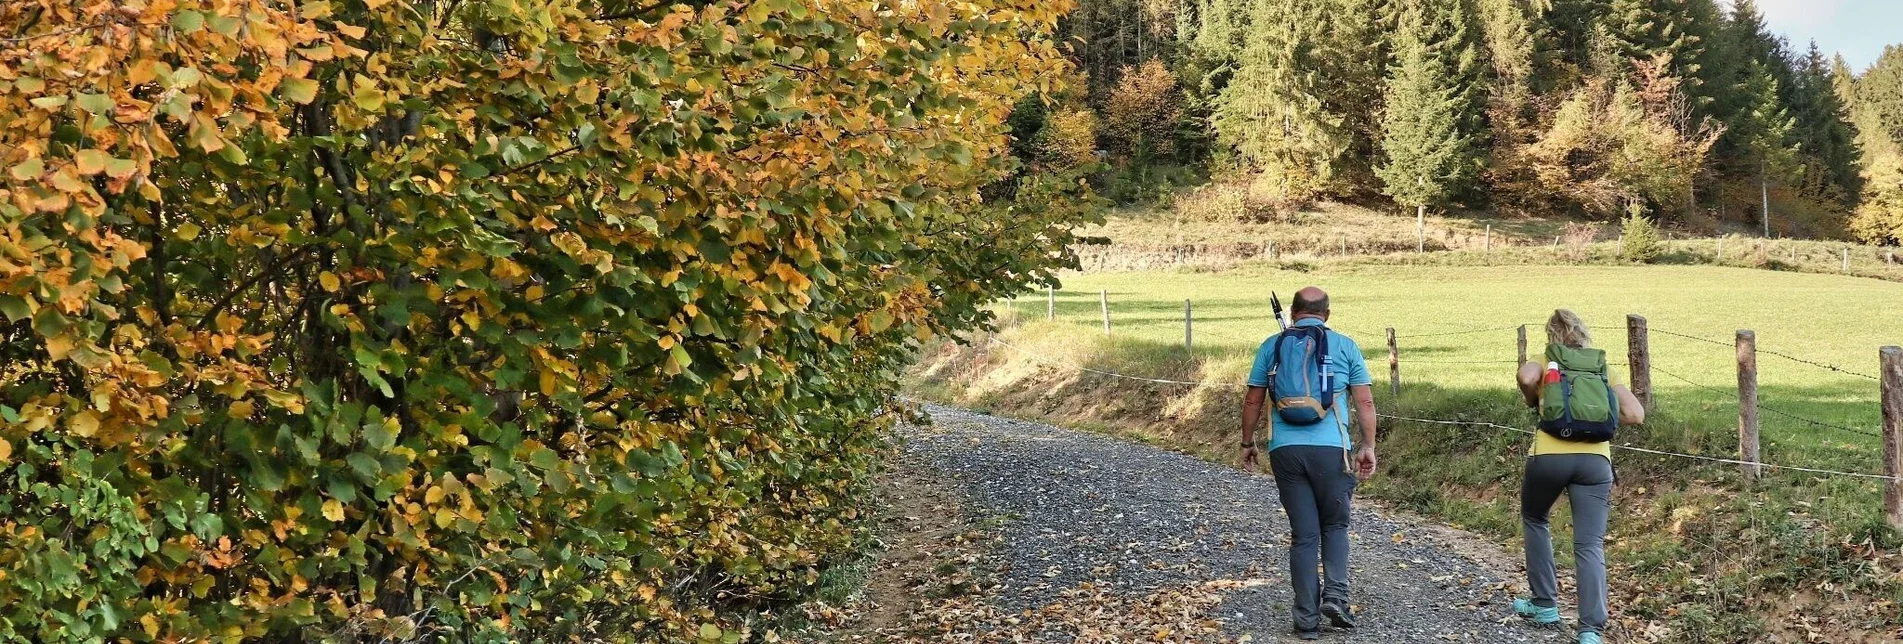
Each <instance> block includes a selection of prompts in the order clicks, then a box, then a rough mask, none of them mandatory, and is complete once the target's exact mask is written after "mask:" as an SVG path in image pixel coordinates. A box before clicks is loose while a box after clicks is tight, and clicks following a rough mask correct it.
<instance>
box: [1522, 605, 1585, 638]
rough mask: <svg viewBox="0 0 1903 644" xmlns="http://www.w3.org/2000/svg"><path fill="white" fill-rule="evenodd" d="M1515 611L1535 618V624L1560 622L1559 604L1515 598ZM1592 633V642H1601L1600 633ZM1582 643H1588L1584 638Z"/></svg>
mask: <svg viewBox="0 0 1903 644" xmlns="http://www.w3.org/2000/svg"><path fill="white" fill-rule="evenodd" d="M1513 612H1514V613H1515V614H1517V615H1519V616H1521V617H1524V618H1527V619H1530V620H1533V623H1535V624H1540V625H1548V624H1558V623H1559V606H1539V605H1536V604H1534V603H1533V600H1530V599H1515V600H1513ZM1581 635H1582V637H1583V636H1584V635H1587V634H1586V633H1582V634H1581ZM1590 635H1592V636H1593V641H1592V642H1591V643H1590V644H1600V643H1599V640H1598V637H1599V635H1598V634H1597V633H1591V634H1590ZM1581 644H1587V643H1586V642H1584V641H1583V640H1582V641H1581Z"/></svg>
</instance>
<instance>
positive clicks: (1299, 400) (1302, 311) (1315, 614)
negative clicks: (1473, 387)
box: [1242, 286, 1375, 640]
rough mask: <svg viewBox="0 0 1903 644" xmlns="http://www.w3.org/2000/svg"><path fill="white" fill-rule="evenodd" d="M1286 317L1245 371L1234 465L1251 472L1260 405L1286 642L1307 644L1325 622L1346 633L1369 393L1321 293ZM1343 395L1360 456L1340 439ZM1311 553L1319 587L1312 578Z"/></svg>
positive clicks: (1367, 450) (1370, 465) (1306, 293)
mask: <svg viewBox="0 0 1903 644" xmlns="http://www.w3.org/2000/svg"><path fill="white" fill-rule="evenodd" d="M1289 314H1290V315H1291V316H1292V317H1293V318H1294V321H1293V323H1292V324H1291V326H1290V327H1289V328H1288V329H1285V330H1283V331H1282V332H1281V333H1277V334H1275V335H1272V336H1269V339H1268V340H1265V341H1263V343H1262V346H1261V348H1260V349H1258V350H1257V351H1256V357H1255V367H1254V368H1253V369H1251V370H1250V371H1249V393H1248V394H1247V396H1245V397H1244V399H1243V403H1242V462H1243V464H1244V465H1245V466H1247V467H1249V468H1251V469H1254V468H1255V467H1256V463H1257V455H1258V450H1259V448H1260V444H1259V443H1258V442H1257V441H1256V439H1255V428H1256V424H1257V423H1258V422H1260V420H1261V418H1262V402H1263V400H1264V399H1268V400H1269V401H1270V402H1271V404H1272V406H1273V408H1274V411H1273V412H1272V414H1271V418H1270V425H1269V426H1270V434H1269V437H1268V449H1269V467H1270V468H1271V470H1272V471H1273V472H1274V474H1275V487H1276V489H1277V490H1278V491H1279V492H1280V494H1281V499H1282V511H1283V512H1284V513H1285V514H1287V515H1288V522H1289V535H1290V542H1291V543H1290V544H1289V551H1288V568H1289V581H1290V582H1291V583H1292V584H1293V585H1294V588H1295V602H1294V606H1293V612H1294V622H1295V634H1296V635H1297V636H1298V637H1300V638H1302V639H1304V640H1314V639H1320V638H1321V618H1322V617H1324V616H1326V617H1327V618H1328V621H1329V623H1331V624H1333V625H1334V626H1335V627H1336V628H1354V615H1352V614H1351V613H1349V611H1348V605H1349V604H1348V514H1349V500H1350V499H1351V498H1352V497H1353V496H1354V490H1355V485H1356V483H1357V481H1358V480H1359V479H1362V478H1367V477H1368V476H1370V475H1373V474H1374V468H1375V456H1374V422H1375V414H1374V393H1373V390H1372V389H1371V387H1370V386H1369V385H1371V384H1372V383H1373V381H1372V380H1371V379H1370V377H1369V375H1368V365H1367V363H1366V362H1365V361H1363V360H1362V357H1361V347H1359V346H1357V345H1356V344H1355V341H1354V340H1351V339H1349V338H1348V336H1345V335H1342V334H1340V333H1336V332H1334V331H1332V330H1329V329H1328V328H1327V326H1325V324H1326V323H1327V321H1328V294H1327V293H1324V292H1322V290H1321V289H1319V288H1316V287H1313V286H1310V287H1308V288H1304V289H1302V290H1300V291H1297V292H1296V293H1295V302H1294V303H1293V305H1291V307H1290V309H1289ZM1351 395H1352V398H1353V400H1354V412H1355V415H1354V425H1355V426H1356V427H1359V428H1360V429H1361V442H1360V449H1359V450H1354V444H1353V443H1352V442H1351V441H1350V440H1349V435H1348V427H1349V416H1348V401H1349V399H1350V397H1351ZM1350 454H1352V457H1351V456H1350ZM1317 546H1319V550H1320V552H1319V557H1320V560H1321V564H1322V568H1323V569H1324V571H1325V572H1326V576H1327V578H1328V581H1327V584H1326V585H1324V584H1322V583H1321V580H1319V579H1317V575H1316V573H1315V561H1316V558H1317V555H1318V553H1317Z"/></svg>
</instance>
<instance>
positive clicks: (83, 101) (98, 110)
mask: <svg viewBox="0 0 1903 644" xmlns="http://www.w3.org/2000/svg"><path fill="white" fill-rule="evenodd" d="M73 104H75V105H78V106H79V109H82V110H86V111H87V112H90V113H93V114H100V115H105V116H111V115H112V110H113V108H114V107H117V106H116V105H114V104H113V103H112V98H111V97H108V96H106V95H105V94H93V93H82V94H80V95H79V100H77V101H74V102H73Z"/></svg>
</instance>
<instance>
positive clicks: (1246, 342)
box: [1080, 294, 1882, 438]
mask: <svg viewBox="0 0 1903 644" xmlns="http://www.w3.org/2000/svg"><path fill="white" fill-rule="evenodd" d="M1100 297H1101V298H1102V308H1103V314H1104V317H1105V320H1104V328H1105V329H1106V332H1109V329H1110V328H1111V324H1110V317H1111V316H1110V306H1109V300H1108V298H1107V296H1103V295H1102V294H1100ZM1184 313H1185V317H1184V319H1183V324H1184V325H1185V328H1184V332H1185V339H1184V342H1185V345H1186V346H1187V345H1190V344H1191V338H1190V336H1191V335H1192V332H1193V334H1202V335H1209V336H1214V337H1216V338H1220V339H1224V340H1228V341H1231V342H1235V343H1240V344H1242V345H1243V346H1252V345H1259V344H1260V343H1262V342H1264V341H1265V340H1267V338H1268V337H1271V334H1264V335H1263V336H1262V337H1259V338H1255V337H1242V336H1239V335H1236V334H1233V333H1229V332H1225V331H1222V330H1220V329H1217V328H1212V327H1211V326H1209V325H1204V326H1196V325H1195V323H1194V322H1193V317H1194V316H1193V311H1192V310H1190V309H1189V308H1188V307H1186V310H1185V311H1184ZM1155 322H1157V320H1155V319H1147V320H1144V321H1142V322H1139V324H1154V323H1155ZM1274 326H1275V325H1274V324H1273V323H1271V329H1270V330H1273V328H1274ZM1329 327H1330V328H1332V329H1335V330H1336V331H1339V332H1343V333H1347V334H1349V335H1350V336H1351V337H1356V338H1361V339H1363V340H1364V341H1367V340H1369V339H1372V338H1385V337H1386V336H1387V335H1388V333H1390V332H1393V331H1394V330H1393V329H1387V330H1384V331H1383V332H1380V333H1370V332H1367V331H1365V330H1360V329H1354V328H1350V327H1345V326H1342V325H1337V324H1332V323H1331V324H1329ZM1542 327H1543V325H1540V324H1525V325H1513V326H1489V327H1478V328H1461V329H1448V330H1442V331H1428V332H1422V333H1395V334H1394V335H1393V338H1392V339H1393V340H1394V341H1396V342H1399V341H1401V340H1419V339H1433V338H1453V337H1461V336H1477V335H1484V334H1490V333H1505V332H1511V331H1519V332H1521V334H1520V340H1522V341H1523V342H1524V341H1525V340H1526V339H1527V338H1526V335H1525V332H1526V331H1528V330H1536V332H1537V330H1539V329H1541V328H1542ZM1589 328H1590V329H1593V330H1598V331H1614V332H1627V331H1630V329H1628V328H1627V327H1625V326H1592V327H1589ZM1646 331H1647V333H1648V334H1651V335H1657V336H1660V337H1665V338H1673V339H1680V340H1686V341H1689V342H1694V343H1698V344H1701V345H1707V346H1711V347H1722V348H1724V349H1726V350H1727V353H1729V352H1730V351H1735V350H1737V349H1738V341H1737V340H1733V341H1724V340H1717V339H1713V338H1708V337H1704V336H1700V335H1695V334H1690V333H1684V332H1681V331H1675V330H1672V329H1663V328H1657V327H1649V328H1647V329H1646ZM1751 345H1752V346H1751V347H1750V350H1751V351H1752V352H1753V353H1754V354H1763V355H1768V356H1773V357H1776V358H1779V359H1783V360H1788V361H1791V362H1793V363H1797V364H1801V365H1806V366H1810V367H1815V368H1818V369H1822V370H1826V371H1830V372H1834V373H1839V374H1844V375H1847V376H1852V377H1856V378H1863V379H1867V380H1872V381H1880V379H1879V378H1878V377H1876V376H1873V375H1870V374H1868V373H1863V372H1859V371H1855V370H1851V369H1847V368H1844V367H1843V366H1841V365H1838V364H1835V363H1832V362H1828V361H1824V360H1816V359H1811V358H1806V357H1802V356H1798V355H1793V354H1791V353H1788V352H1782V351H1776V350H1770V349H1761V348H1758V347H1757V346H1756V343H1755V338H1753V339H1752V341H1751ZM1521 348H1522V349H1524V348H1526V347H1525V345H1524V344H1522V345H1521ZM1634 350H1635V351H1636V350H1637V349H1634ZM1648 351H1649V349H1648ZM1396 358H1397V359H1398V361H1399V362H1400V363H1401V364H1403V365H1444V366H1484V365H1501V366H1505V365H1517V364H1519V362H1520V361H1519V360H1518V359H1504V358H1493V359H1486V358H1468V357H1461V356H1457V355H1456V356H1448V357H1427V358H1416V357H1405V358H1404V359H1402V358H1401V357H1400V356H1398V355H1397V356H1396ZM1607 364H1608V366H1616V367H1630V366H1631V365H1630V363H1629V362H1618V361H1609V362H1608V363H1607ZM1080 368H1081V367H1080ZM1084 370H1085V371H1092V372H1095V371H1096V370H1092V369H1087V368H1084ZM1643 370H1644V371H1647V372H1648V373H1650V372H1656V373H1658V374H1661V375H1664V376H1666V377H1668V378H1671V379H1672V380H1675V381H1677V382H1680V383H1683V384H1685V385H1688V386H1690V387H1692V388H1694V389H1697V390H1699V391H1703V392H1707V393H1711V394H1716V395H1720V396H1725V397H1733V396H1738V395H1739V394H1740V390H1739V389H1737V388H1732V387H1718V386H1713V385H1709V384H1706V383H1702V382H1698V381H1696V380H1694V379H1692V378H1688V377H1685V376H1683V375H1681V374H1679V373H1676V372H1674V371H1672V370H1668V369H1665V368H1661V367H1659V366H1658V364H1657V363H1656V361H1652V360H1650V359H1649V358H1648V359H1647V360H1646V362H1645V363H1644V369H1643ZM1112 375H1119V376H1122V374H1112ZM1754 379H1755V377H1754ZM1149 380H1151V381H1153V382H1158V383H1167V384H1179V385H1188V384H1197V383H1191V382H1186V381H1175V380H1168V379H1149ZM1756 391H1757V390H1756V389H1755V388H1754V389H1753V392H1754V395H1755V393H1756ZM1756 409H1757V410H1758V411H1761V412H1764V413H1766V414H1769V415H1771V416H1774V417H1776V418H1778V419H1781V420H1783V421H1790V422H1792V423H1796V424H1800V425H1803V426H1806V427H1810V428H1818V429H1828V430H1832V431H1840V432H1844V433H1849V434H1856V435H1860V436H1865V437H1873V438H1881V437H1882V434H1881V433H1880V432H1877V431H1875V430H1871V429H1867V428H1863V427H1857V426H1854V425H1851V424H1845V423H1840V422H1832V421H1827V420H1823V419H1820V418H1816V417H1813V416H1809V415H1806V414H1802V413H1798V412H1795V411H1792V410H1791V409H1789V408H1787V407H1784V406H1780V405H1766V404H1764V403H1763V402H1758V403H1757V405H1756ZM1754 431H1755V430H1754Z"/></svg>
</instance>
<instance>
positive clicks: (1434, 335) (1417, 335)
mask: <svg viewBox="0 0 1903 644" xmlns="http://www.w3.org/2000/svg"><path fill="white" fill-rule="evenodd" d="M1521 326H1523V325H1518V324H1516V325H1513V326H1506V327H1488V328H1484V329H1464V330H1460V331H1441V332H1438V333H1410V334H1407V335H1399V334H1396V335H1395V336H1394V337H1395V339H1397V340H1404V339H1407V338H1437V337H1441V336H1448V335H1472V334H1476V333H1495V332H1499V331H1517V330H1519V328H1520V327H1521Z"/></svg>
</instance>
